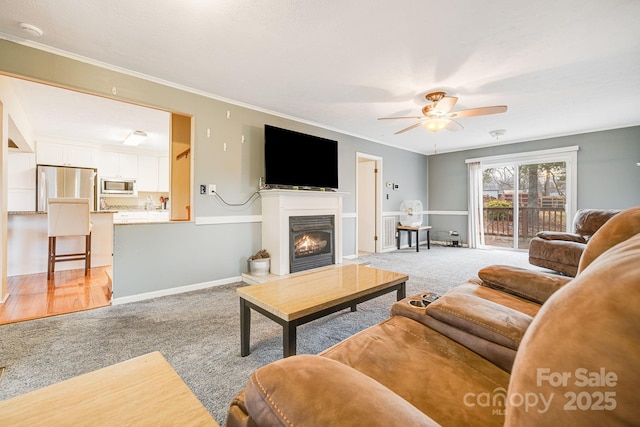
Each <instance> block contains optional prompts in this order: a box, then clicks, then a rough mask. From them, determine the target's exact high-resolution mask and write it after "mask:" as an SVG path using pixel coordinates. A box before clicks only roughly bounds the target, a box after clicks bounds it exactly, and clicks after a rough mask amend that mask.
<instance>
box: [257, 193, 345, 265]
mask: <svg viewBox="0 0 640 427" xmlns="http://www.w3.org/2000/svg"><path fill="white" fill-rule="evenodd" d="M346 194H348V193H340V192H334V191H309V190H261V191H260V196H261V198H262V247H263V248H264V249H266V250H267V251H269V253H270V254H271V274H275V275H277V276H282V275H285V274H289V217H290V216H308V215H334V216H335V230H334V238H335V242H334V248H335V262H336V264H342V197H344V196H345V195H346Z"/></svg>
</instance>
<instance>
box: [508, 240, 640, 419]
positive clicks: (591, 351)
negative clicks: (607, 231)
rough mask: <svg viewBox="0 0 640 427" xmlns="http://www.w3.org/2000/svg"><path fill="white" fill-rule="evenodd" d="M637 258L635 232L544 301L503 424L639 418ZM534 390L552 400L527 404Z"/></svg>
mask: <svg viewBox="0 0 640 427" xmlns="http://www.w3.org/2000/svg"><path fill="white" fill-rule="evenodd" d="M639 259H640V234H637V235H635V236H633V237H631V238H629V239H627V240H625V241H623V242H622V243H619V244H618V245H616V246H614V247H612V248H611V249H609V250H607V251H606V252H604V253H603V254H602V255H600V256H599V257H598V258H597V259H595V260H594V261H593V262H592V263H591V265H590V266H589V267H588V268H586V269H584V270H583V271H582V272H581V273H580V274H579V275H578V276H577V277H576V278H575V279H574V280H572V281H571V283H569V284H567V285H566V286H564V287H563V288H562V289H560V290H559V291H558V292H556V293H555V294H554V295H553V296H552V297H551V298H549V300H547V302H546V303H545V304H544V306H543V307H542V309H541V310H540V313H539V314H538V316H536V318H535V319H534V321H533V322H532V324H531V326H530V327H529V329H528V331H527V333H526V334H525V337H524V339H523V341H522V344H521V346H520V350H518V353H517V354H516V360H515V363H514V366H513V372H512V376H511V381H510V385H509V392H508V395H509V397H508V398H507V419H506V421H507V422H506V424H505V425H507V426H518V427H527V426H541V425H563V426H569V425H571V426H574V425H576V426H577V425H594V426H598V425H599V426H604V425H607V426H611V425H621V426H622V425H637V423H638V420H640V405H638V384H640V364H638V354H640V321H638V319H640V304H639V303H638V302H639V301H640V279H639V278H640V262H638V260H639ZM565 379H566V380H565ZM534 394H535V395H537V396H538V397H540V396H543V397H544V399H545V400H546V401H547V402H548V404H544V406H543V404H542V402H541V400H540V399H538V401H537V402H538V403H537V405H535V406H531V405H525V404H524V401H523V398H525V397H527V396H532V395H534ZM531 402H533V401H531Z"/></svg>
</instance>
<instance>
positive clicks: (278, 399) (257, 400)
mask: <svg viewBox="0 0 640 427" xmlns="http://www.w3.org/2000/svg"><path fill="white" fill-rule="evenodd" d="M242 398H244V402H238V401H237V400H238V399H242ZM243 410H246V411H247V412H248V417H249V418H250V419H251V420H252V421H253V423H255V424H252V423H248V425H257V426H275V425H278V426H280V425H294V426H295V425H301V426H303V425H315V426H338V425H340V426H351V425H353V426H360V425H385V426H408V425H410V426H437V425H439V424H437V423H436V422H435V421H433V420H432V419H431V418H429V417H428V416H427V415H425V414H423V413H422V412H420V411H419V410H418V409H417V408H416V407H415V406H413V405H411V404H410V403H409V402H407V401H406V400H404V399H403V398H401V397H400V396H398V395H397V394H395V393H394V392H393V391H391V390H389V389H388V388H387V387H385V386H383V385H382V384H380V383H379V382H377V381H375V380H374V379H372V378H370V377H368V376H366V375H364V374H363V373H361V372H359V371H357V370H355V369H353V368H351V367H349V366H347V365H344V364H342V363H340V362H337V361H335V360H331V359H328V358H326V357H322V356H316V355H298V356H292V357H287V358H285V359H281V360H278V361H275V362H272V363H269V364H267V365H265V366H263V367H261V368H259V369H258V370H256V371H255V372H254V373H253V375H252V376H251V378H250V379H249V382H248V383H247V386H246V388H245V390H244V392H243V393H241V394H240V395H239V396H238V398H236V399H235V400H234V402H232V406H231V408H230V410H229V416H230V418H232V419H230V420H228V421H229V422H230V425H242V424H244V423H246V422H247V420H246V419H245V420H243V419H242V417H241V416H240V415H241V413H242V412H243ZM236 421H238V422H237V423H236Z"/></svg>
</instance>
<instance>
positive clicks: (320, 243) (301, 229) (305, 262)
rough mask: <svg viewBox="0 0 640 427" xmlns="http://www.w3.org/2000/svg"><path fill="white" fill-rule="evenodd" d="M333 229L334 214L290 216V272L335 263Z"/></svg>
mask: <svg viewBox="0 0 640 427" xmlns="http://www.w3.org/2000/svg"><path fill="white" fill-rule="evenodd" d="M334 230H335V216H334V215H307V216H290V217H289V268H290V272H291V273H294V272H296V271H302V270H309V269H311V268H316V267H322V266H325V265H332V264H335V237H334Z"/></svg>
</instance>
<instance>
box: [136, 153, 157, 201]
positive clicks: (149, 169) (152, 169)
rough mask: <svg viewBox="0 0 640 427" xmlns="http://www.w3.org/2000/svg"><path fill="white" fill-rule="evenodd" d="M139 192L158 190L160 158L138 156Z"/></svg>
mask: <svg viewBox="0 0 640 427" xmlns="http://www.w3.org/2000/svg"><path fill="white" fill-rule="evenodd" d="M137 184H138V191H153V192H155V191H159V190H158V157H157V156H145V155H142V154H139V155H138V182H137Z"/></svg>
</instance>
